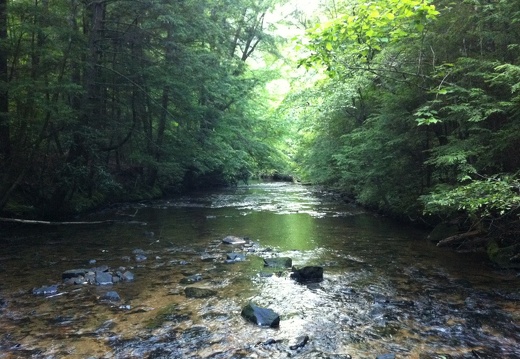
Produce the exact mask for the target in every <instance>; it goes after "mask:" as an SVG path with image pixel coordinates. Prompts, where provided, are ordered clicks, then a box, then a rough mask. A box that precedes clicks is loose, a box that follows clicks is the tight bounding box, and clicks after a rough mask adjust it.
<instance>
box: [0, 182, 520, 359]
mask: <svg viewBox="0 0 520 359" xmlns="http://www.w3.org/2000/svg"><path fill="white" fill-rule="evenodd" d="M80 220H81V221H96V220H115V221H117V222H116V223H113V224H100V225H60V226H20V227H13V226H10V227H9V228H3V229H1V231H0V235H1V236H2V237H1V238H0V358H287V357H294V358H350V357H351V358H354V359H356V358H359V359H361V358H370V359H375V358H376V357H378V356H380V357H384V358H392V357H395V358H420V359H428V358H468V359H469V358H520V277H519V276H518V274H517V273H516V272H511V271H499V270H496V269H494V268H493V267H492V266H491V265H490V264H489V263H488V261H487V260H486V258H485V256H484V255H483V254H478V253H475V254H457V253H453V252H451V251H449V250H445V249H440V248H437V247H436V246H435V245H433V244H432V243H430V242H428V241H427V240H426V236H427V233H426V232H424V231H422V230H418V229H414V228H412V227H408V226H405V225H403V224H399V223H395V222H392V221H390V220H387V219H385V218H382V217H379V216H376V215H374V214H371V213H368V212H365V211H363V210H362V209H360V208H358V207H355V206H352V205H348V204H345V203H342V202H341V201H338V200H337V199H336V198H335V197H334V196H332V195H329V194H327V193H323V192H321V191H318V190H317V189H315V188H313V187H306V186H300V185H296V184H287V183H259V184H253V185H250V186H239V187H237V188H234V189H228V190H222V191H215V192H204V193H199V194H192V195H190V196H189V197H181V198H175V199H170V200H163V201H156V202H147V203H139V204H129V205H124V206H118V207H114V208H112V209H109V210H105V211H103V212H99V213H95V214H92V215H90V216H88V217H84V218H81V219H80ZM229 235H232V236H238V237H245V238H246V239H247V240H248V242H249V244H248V245H247V246H245V247H244V246H240V245H238V246H232V245H227V244H224V243H222V239H223V238H224V237H226V236H229ZM230 252H240V253H245V255H246V260H245V261H241V262H237V263H231V264H230V263H226V260H225V259H226V254H227V253H230ZM144 257H146V259H144ZM268 257H290V258H292V261H293V265H295V266H296V267H303V266H308V265H315V266H321V267H323V268H324V280H323V281H322V282H319V283H313V284H309V285H301V284H298V283H296V282H295V281H293V280H291V279H290V277H289V275H290V271H291V270H290V268H287V269H278V270H269V269H266V268H264V266H263V258H268ZM100 266H106V267H108V268H110V269H111V270H112V269H113V270H114V271H115V270H121V271H125V270H127V271H131V272H132V273H133V274H134V280H133V281H127V282H120V283H115V284H113V285H92V284H80V285H66V284H64V283H63V282H62V280H61V278H62V273H63V272H64V271H66V270H70V269H77V268H92V267H100ZM106 267H105V268H106ZM194 274H199V275H200V276H199V279H201V280H200V281H197V282H196V283H193V284H182V283H181V280H183V278H184V279H185V278H188V277H189V276H191V275H194ZM270 274H273V275H270ZM52 285H57V291H56V292H53V293H52V294H51V295H47V296H45V295H35V294H34V293H33V290H34V289H35V288H40V287H42V286H52ZM188 286H193V287H198V288H207V289H212V290H214V291H215V292H216V295H213V296H210V297H207V298H188V297H187V296H186V295H185V292H184V290H185V288H186V287H188ZM109 291H116V292H117V293H118V294H119V296H120V297H121V300H119V301H110V300H103V296H104V295H105V294H106V293H107V292H109ZM250 301H252V302H254V303H256V304H257V305H260V306H262V307H267V308H270V309H272V310H274V311H275V312H277V313H278V314H279V315H280V317H281V321H280V326H279V328H275V329H272V328H263V327H258V326H256V325H254V324H252V323H249V322H247V321H246V320H244V318H242V316H241V314H240V313H241V309H242V307H243V306H244V305H246V304H247V303H248V302H250ZM302 336H308V337H309V340H308V342H307V343H306V344H305V345H304V346H303V347H299V348H296V349H291V346H292V345H294V343H295V342H296V341H297V339H298V338H301V337H302ZM293 348H294V347H293ZM385 355H386V357H385Z"/></svg>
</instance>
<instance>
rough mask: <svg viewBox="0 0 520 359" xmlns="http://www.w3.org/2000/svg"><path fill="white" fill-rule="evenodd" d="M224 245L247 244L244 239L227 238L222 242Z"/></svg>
mask: <svg viewBox="0 0 520 359" xmlns="http://www.w3.org/2000/svg"><path fill="white" fill-rule="evenodd" d="M222 243H225V244H234V245H237V244H246V243H247V242H246V240H245V239H244V238H240V237H235V236H227V237H225V238H224V239H223V240H222Z"/></svg>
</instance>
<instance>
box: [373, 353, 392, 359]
mask: <svg viewBox="0 0 520 359" xmlns="http://www.w3.org/2000/svg"><path fill="white" fill-rule="evenodd" d="M376 359H395V354H393V353H389V354H381V355H378V356H376Z"/></svg>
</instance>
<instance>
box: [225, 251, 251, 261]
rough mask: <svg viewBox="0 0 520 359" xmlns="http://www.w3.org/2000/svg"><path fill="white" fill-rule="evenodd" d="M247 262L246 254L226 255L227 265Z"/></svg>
mask: <svg viewBox="0 0 520 359" xmlns="http://www.w3.org/2000/svg"><path fill="white" fill-rule="evenodd" d="M245 260H246V255H245V254H244V253H235V252H233V253H228V254H226V263H235V262H243V261H245Z"/></svg>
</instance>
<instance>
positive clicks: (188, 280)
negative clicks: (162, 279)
mask: <svg viewBox="0 0 520 359" xmlns="http://www.w3.org/2000/svg"><path fill="white" fill-rule="evenodd" d="M201 280H202V275H200V274H194V275H190V276H188V277H186V278H182V279H181V281H180V283H181V284H193V283H196V282H200V281H201Z"/></svg>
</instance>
